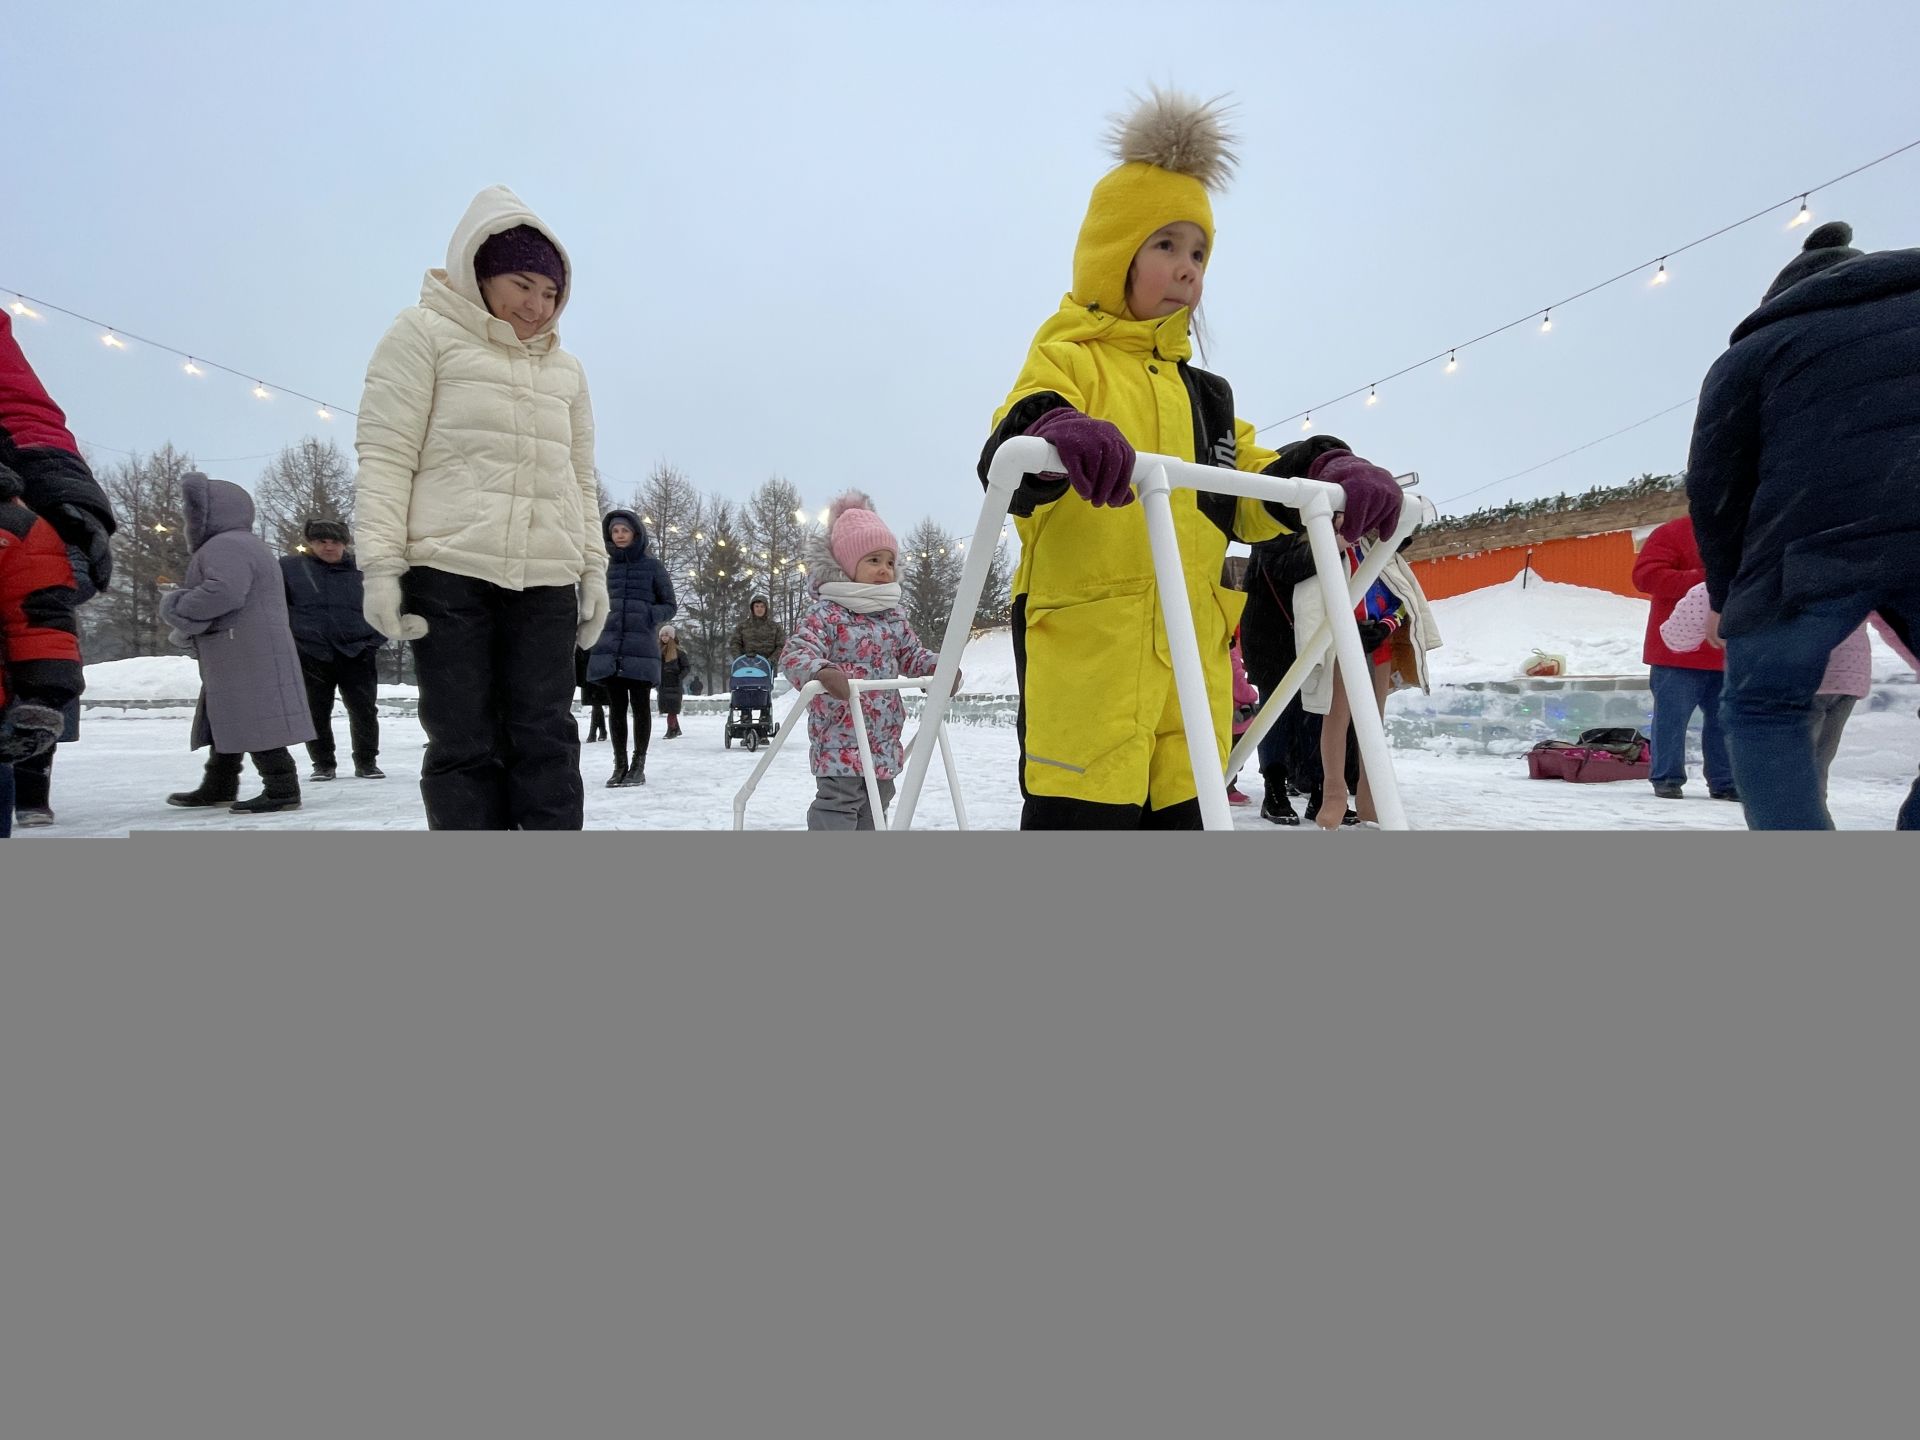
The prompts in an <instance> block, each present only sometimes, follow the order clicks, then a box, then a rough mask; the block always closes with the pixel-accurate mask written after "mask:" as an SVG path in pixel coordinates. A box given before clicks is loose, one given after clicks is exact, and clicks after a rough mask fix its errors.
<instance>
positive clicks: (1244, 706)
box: [1227, 630, 1260, 805]
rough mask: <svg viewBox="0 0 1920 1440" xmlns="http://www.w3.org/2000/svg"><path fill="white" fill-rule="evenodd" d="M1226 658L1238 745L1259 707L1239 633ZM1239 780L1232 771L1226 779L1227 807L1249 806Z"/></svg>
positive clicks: (1236, 632)
mask: <svg viewBox="0 0 1920 1440" xmlns="http://www.w3.org/2000/svg"><path fill="white" fill-rule="evenodd" d="M1227 658H1228V659H1229V660H1231V661H1232V662H1233V739H1234V743H1235V744H1238V743H1239V741H1240V737H1241V736H1242V735H1244V734H1246V733H1247V726H1249V725H1251V724H1252V723H1253V717H1254V715H1255V714H1256V713H1257V711H1258V708H1259V705H1260V692H1259V691H1258V690H1256V689H1254V688H1253V682H1252V681H1251V680H1249V679H1247V667H1246V666H1245V665H1243V664H1242V663H1241V661H1240V632H1239V631H1238V630H1235V631H1234V632H1233V645H1232V647H1231V648H1230V649H1228V651H1227ZM1239 778H1240V772H1239V771H1238V770H1236V771H1234V772H1233V774H1231V775H1229V776H1228V777H1227V803H1228V804H1229V805H1251V804H1252V803H1253V797H1252V796H1250V795H1246V794H1243V793H1242V792H1241V789H1240V787H1239V786H1238V785H1236V784H1235V783H1234V782H1235V781H1236V780H1238V779H1239Z"/></svg>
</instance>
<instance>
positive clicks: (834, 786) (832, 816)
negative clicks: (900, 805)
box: [807, 775, 893, 830]
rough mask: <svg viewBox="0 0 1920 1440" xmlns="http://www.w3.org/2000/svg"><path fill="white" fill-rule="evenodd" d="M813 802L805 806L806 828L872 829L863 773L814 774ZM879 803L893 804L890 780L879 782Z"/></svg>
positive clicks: (871, 814) (871, 812) (884, 804)
mask: <svg viewBox="0 0 1920 1440" xmlns="http://www.w3.org/2000/svg"><path fill="white" fill-rule="evenodd" d="M813 787H814V796H813V804H811V805H809V806H808V807H807V829H809V830H871V829H873V806H872V805H871V804H869V803H868V801H867V779H866V776H864V775H816V776H814V777H813ZM880 804H881V805H882V806H883V807H884V806H889V805H891V804H893V781H891V780H882V781H881V782H880Z"/></svg>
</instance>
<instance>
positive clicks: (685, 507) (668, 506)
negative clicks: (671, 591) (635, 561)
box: [633, 460, 701, 587]
mask: <svg viewBox="0 0 1920 1440" xmlns="http://www.w3.org/2000/svg"><path fill="white" fill-rule="evenodd" d="M700 507H701V500H700V492H699V491H698V490H696V489H695V488H694V485H693V482H692V481H691V480H689V479H688V478H687V477H686V475H685V474H684V473H683V472H682V471H681V470H680V469H679V468H678V467H677V466H674V465H670V464H668V463H667V462H666V461H664V460H662V461H660V462H658V463H657V464H655V466H654V467H653V471H652V473H651V474H649V475H648V476H647V479H646V483H645V484H643V485H642V486H641V487H640V489H639V491H638V492H637V493H635V495H634V497H633V508H634V509H635V510H638V511H639V512H640V519H641V520H642V522H644V523H645V525H646V527H647V538H648V541H649V542H650V543H651V545H652V546H653V553H654V555H655V556H656V557H657V558H658V559H659V561H660V563H661V564H662V565H664V566H666V567H667V573H668V574H669V575H671V576H672V577H673V583H674V585H675V586H676V587H677V586H679V585H680V584H681V583H682V581H683V580H684V579H685V578H687V577H688V575H689V570H688V567H689V565H690V563H691V561H692V557H693V551H694V541H693V532H694V531H695V530H697V529H698V528H699V524H700Z"/></svg>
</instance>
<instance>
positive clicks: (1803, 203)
mask: <svg viewBox="0 0 1920 1440" xmlns="http://www.w3.org/2000/svg"><path fill="white" fill-rule="evenodd" d="M1812 223H1813V211H1811V210H1809V209H1808V208H1807V197H1806V196H1805V195H1802V196H1801V197H1800V213H1799V214H1798V215H1796V216H1794V217H1793V219H1791V220H1789V221H1788V222H1787V228H1788V229H1789V230H1795V229H1798V228H1799V227H1800V226H1802V225H1811V224H1812Z"/></svg>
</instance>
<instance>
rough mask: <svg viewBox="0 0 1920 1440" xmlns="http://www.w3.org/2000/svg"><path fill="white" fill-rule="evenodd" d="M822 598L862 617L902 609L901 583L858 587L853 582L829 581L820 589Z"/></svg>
mask: <svg viewBox="0 0 1920 1440" xmlns="http://www.w3.org/2000/svg"><path fill="white" fill-rule="evenodd" d="M820 598H821V599H822V600H831V601H833V602H834V603H835V604H836V605H844V606H846V607H847V609H849V610H852V611H854V612H855V613H857V614H860V615H878V614H879V613H880V612H881V611H882V610H898V609H899V608H900V582H899V581H898V580H896V581H894V582H893V583H892V584H891V585H856V584H855V583H854V582H853V581H851V580H829V581H827V582H826V584H824V585H822V586H821V587H820Z"/></svg>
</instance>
